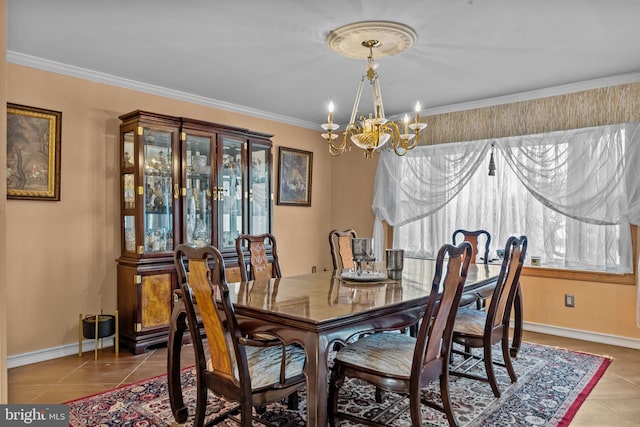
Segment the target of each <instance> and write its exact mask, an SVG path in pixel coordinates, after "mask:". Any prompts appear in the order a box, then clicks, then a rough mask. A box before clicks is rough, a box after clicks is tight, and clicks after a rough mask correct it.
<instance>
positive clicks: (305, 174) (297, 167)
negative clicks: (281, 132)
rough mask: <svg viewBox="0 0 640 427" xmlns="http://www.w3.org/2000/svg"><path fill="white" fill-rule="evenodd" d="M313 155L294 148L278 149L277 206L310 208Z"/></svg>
mask: <svg viewBox="0 0 640 427" xmlns="http://www.w3.org/2000/svg"><path fill="white" fill-rule="evenodd" d="M312 173H313V153H312V152H311V151H304V150H297V149H295V148H286V147H279V148H278V200H277V203H278V204H279V205H289V206H311V176H312Z"/></svg>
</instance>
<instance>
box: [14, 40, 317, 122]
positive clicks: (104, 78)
mask: <svg viewBox="0 0 640 427" xmlns="http://www.w3.org/2000/svg"><path fill="white" fill-rule="evenodd" d="M7 62H10V63H12V64H17V65H24V66H26V67H31V68H36V69H39V70H44V71H50V72H52V73H57V74H63V75H66V76H71V77H77V78H79V79H84V80H90V81H93V82H97V83H104V84H108V85H111V86H117V87H121V88H124V89H131V90H135V91H138V92H143V93H148V94H151V95H158V96H163V97H166V98H171V99H175V100H179V101H185V102H191V103H193V104H198V105H204V106H206V107H212V108H218V109H221V110H225V111H231V112H234V113H240V114H245V115H247V116H252V117H258V118H261V119H266V120H272V121H274V122H278V123H285V124H288V125H293V126H298V127H303V128H309V129H314V130H315V129H316V128H317V127H318V124H317V123H312V122H308V121H305V120H299V119H296V118H293V117H289V116H283V115H280V114H274V113H270V112H268V111H262V110H258V109H255V108H251V107H245V106H242V105H237V104H232V103H230V102H225V101H220V100H218V99H213V98H207V97H204V96H200V95H194V94H192V93H187V92H181V91H178V90H173V89H168V88H164V87H161V86H155V85H151V84H148V83H143V82H138V81H135V80H129V79H125V78H122V77H117V76H112V75H110V74H106V73H101V72H98V71H93V70H88V69H86V68H80V67H75V66H73V65H68V64H63V63H61V62H56V61H50V60H48V59H43V58H38V57H36V56H31V55H26V54H23V53H19V52H14V51H10V50H8V51H7Z"/></svg>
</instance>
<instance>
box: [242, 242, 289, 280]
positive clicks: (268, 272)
mask: <svg viewBox="0 0 640 427" xmlns="http://www.w3.org/2000/svg"><path fill="white" fill-rule="evenodd" d="M265 242H267V243H268V244H269V245H270V246H271V258H272V260H269V256H268V254H267V246H266V245H265ZM245 248H246V250H248V251H249V271H247V262H246V260H245V255H244V251H245ZM236 253H237V254H238V266H239V267H240V276H241V278H242V280H243V281H246V280H267V279H271V278H280V277H282V273H281V271H280V264H279V262H278V251H277V248H276V238H275V237H274V236H273V235H272V234H270V233H264V234H259V235H251V234H242V235H240V236H238V238H237V239H236Z"/></svg>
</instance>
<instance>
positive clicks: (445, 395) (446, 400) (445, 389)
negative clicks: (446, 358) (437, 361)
mask: <svg viewBox="0 0 640 427" xmlns="http://www.w3.org/2000/svg"><path fill="white" fill-rule="evenodd" d="M445 369H446V372H445V373H444V374H442V375H441V376H440V397H441V398H442V409H444V413H445V414H446V415H447V420H448V421H449V426H450V427H457V426H458V420H456V416H455V414H454V413H453V407H452V405H451V395H450V394H449V372H448V371H449V369H448V367H447V368H445Z"/></svg>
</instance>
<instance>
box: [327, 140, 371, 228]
mask: <svg viewBox="0 0 640 427" xmlns="http://www.w3.org/2000/svg"><path fill="white" fill-rule="evenodd" d="M363 153H364V151H362V150H361V149H359V148H357V147H354V148H353V150H352V151H351V152H346V153H344V154H342V155H341V156H338V157H334V158H333V161H332V167H331V169H332V176H331V180H332V181H331V187H332V188H333V189H334V191H333V194H332V196H333V197H332V203H331V206H332V207H331V225H332V228H335V229H338V230H346V229H349V228H353V229H354V230H356V232H357V233H358V236H362V237H371V236H372V235H373V220H374V216H373V211H372V210H371V205H372V203H373V180H374V178H375V174H376V167H377V164H378V157H379V156H378V155H377V154H374V155H373V157H372V158H371V159H365V158H364V154H363Z"/></svg>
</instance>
